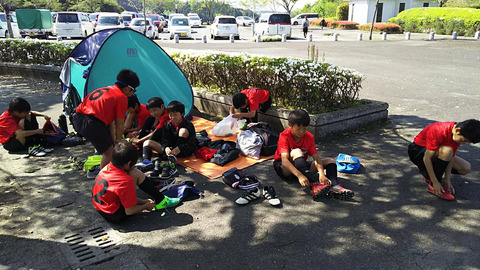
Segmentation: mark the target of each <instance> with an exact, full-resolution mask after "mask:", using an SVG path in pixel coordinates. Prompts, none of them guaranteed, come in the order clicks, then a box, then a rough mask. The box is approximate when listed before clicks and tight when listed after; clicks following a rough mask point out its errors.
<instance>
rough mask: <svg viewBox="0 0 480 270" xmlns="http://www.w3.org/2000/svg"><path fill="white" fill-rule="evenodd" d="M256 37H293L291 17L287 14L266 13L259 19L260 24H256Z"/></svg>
mask: <svg viewBox="0 0 480 270" xmlns="http://www.w3.org/2000/svg"><path fill="white" fill-rule="evenodd" d="M254 32H255V35H262V36H275V35H280V36H281V35H283V34H285V35H287V38H290V37H291V36H292V24H291V23H290V15H289V14H287V13H264V14H262V15H261V16H260V18H258V22H257V23H255V24H254Z"/></svg>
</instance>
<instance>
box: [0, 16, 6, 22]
mask: <svg viewBox="0 0 480 270" xmlns="http://www.w3.org/2000/svg"><path fill="white" fill-rule="evenodd" d="M0 21H2V22H7V19H5V14H0Z"/></svg>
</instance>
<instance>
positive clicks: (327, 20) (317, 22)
mask: <svg viewBox="0 0 480 270" xmlns="http://www.w3.org/2000/svg"><path fill="white" fill-rule="evenodd" d="M334 21H336V20H335V18H325V27H327V26H328V24H329V23H331V22H334ZM321 23H322V19H315V20H311V21H310V25H311V26H322V25H321Z"/></svg>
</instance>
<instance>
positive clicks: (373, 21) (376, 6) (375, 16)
mask: <svg viewBox="0 0 480 270" xmlns="http://www.w3.org/2000/svg"><path fill="white" fill-rule="evenodd" d="M377 8H378V0H377V2H375V11H373V18H372V25H371V26H370V37H369V40H372V32H373V24H374V23H375V21H376V19H377Z"/></svg>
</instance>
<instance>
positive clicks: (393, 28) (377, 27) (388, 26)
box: [358, 23, 402, 34]
mask: <svg viewBox="0 0 480 270" xmlns="http://www.w3.org/2000/svg"><path fill="white" fill-rule="evenodd" d="M371 26H372V24H371V23H366V24H362V25H360V26H358V29H359V30H363V31H370V27H371ZM373 31H380V32H386V33H389V34H396V33H402V27H401V26H400V25H398V24H394V23H374V24H373Z"/></svg>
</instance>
